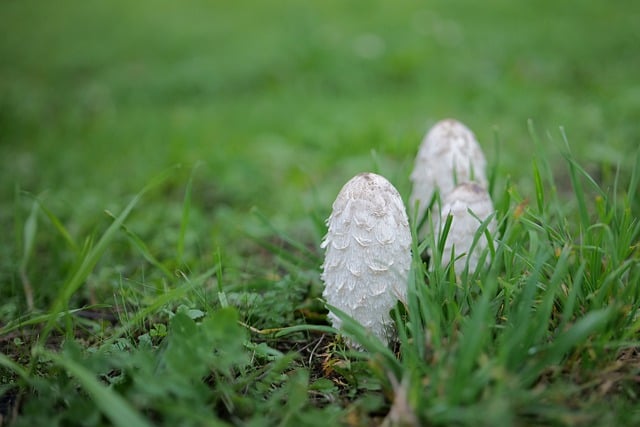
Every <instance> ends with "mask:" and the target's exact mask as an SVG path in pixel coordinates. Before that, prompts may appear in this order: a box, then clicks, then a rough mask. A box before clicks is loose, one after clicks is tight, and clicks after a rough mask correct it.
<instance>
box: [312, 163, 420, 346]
mask: <svg viewBox="0 0 640 427" xmlns="http://www.w3.org/2000/svg"><path fill="white" fill-rule="evenodd" d="M327 225H328V232H327V235H326V236H325V238H324V241H323V242H322V246H321V247H322V248H326V252H325V260H324V263H323V265H322V269H323V271H322V276H321V278H322V280H323V282H324V284H325V288H324V292H323V294H322V295H323V296H324V298H325V300H326V301H327V303H328V304H329V305H332V306H334V307H336V308H338V309H340V310H342V311H344V312H345V313H346V314H348V315H349V316H351V317H352V318H353V319H354V320H356V321H357V322H359V323H360V324H361V325H362V326H364V327H365V328H366V329H368V330H369V331H371V333H373V334H374V335H375V336H377V337H378V338H380V339H381V340H382V341H383V342H385V343H388V342H389V338H391V336H392V334H393V328H392V321H391V318H390V316H389V311H390V310H391V309H392V308H393V307H394V306H395V304H396V303H397V301H398V300H400V301H406V295H407V277H408V273H409V269H410V266H411V232H410V230H409V222H408V219H407V213H406V211H405V208H404V204H403V202H402V199H401V198H400V194H399V193H398V191H397V190H396V189H395V187H394V186H393V185H392V184H391V183H390V182H389V181H387V180H386V179H385V178H384V177H382V176H380V175H376V174H374V173H362V174H359V175H356V176H355V177H353V178H352V179H351V180H349V181H348V182H347V183H346V184H345V185H344V187H342V190H340V193H339V194H338V197H337V198H336V200H335V202H334V203H333V210H332V212H331V215H330V216H329V219H328V220H327ZM329 320H330V321H331V323H332V324H333V326H334V327H335V328H337V329H340V328H341V326H342V321H341V320H340V319H339V318H338V317H337V316H336V315H335V314H334V313H331V312H330V313H329ZM348 343H349V344H350V345H352V346H353V347H358V345H357V344H356V343H353V342H349V341H348Z"/></svg>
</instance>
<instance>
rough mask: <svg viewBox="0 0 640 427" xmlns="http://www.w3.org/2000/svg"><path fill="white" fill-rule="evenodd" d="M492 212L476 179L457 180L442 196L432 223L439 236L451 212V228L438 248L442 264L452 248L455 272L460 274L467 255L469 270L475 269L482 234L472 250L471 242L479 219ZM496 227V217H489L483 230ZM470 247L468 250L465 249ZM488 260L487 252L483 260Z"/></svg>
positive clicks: (484, 239)
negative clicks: (460, 181) (442, 245)
mask: <svg viewBox="0 0 640 427" xmlns="http://www.w3.org/2000/svg"><path fill="white" fill-rule="evenodd" d="M493 212H494V208H493V203H492V202H491V197H490V196H489V193H488V192H487V190H485V189H484V188H483V187H481V186H480V185H478V184H476V183H464V184H460V185H458V186H457V187H455V188H454V190H453V191H452V192H451V193H449V194H448V195H447V197H445V199H444V202H443V205H442V209H441V211H440V217H439V218H436V220H435V221H434V227H435V229H436V230H437V231H436V233H437V236H436V237H437V240H439V239H440V235H441V234H442V231H443V228H444V226H445V224H446V221H447V217H448V216H449V215H452V220H451V228H450V229H449V233H448V234H447V239H446V241H445V245H444V249H443V251H442V266H443V267H445V266H446V265H447V264H448V263H449V261H450V260H451V254H452V252H453V254H454V256H455V257H456V260H455V263H454V270H455V272H456V274H458V275H460V274H461V273H462V272H463V271H464V268H465V264H466V262H467V258H468V262H469V271H475V269H476V268H477V266H478V262H479V261H480V255H481V254H482V252H483V251H484V250H485V249H486V248H487V243H488V242H487V237H486V235H485V234H484V233H483V234H482V236H480V238H479V239H478V242H477V243H476V246H475V247H474V248H473V250H471V246H472V244H473V240H474V238H475V235H476V233H477V232H478V229H479V228H480V226H481V223H482V222H484V221H485V220H486V219H487V218H488V217H489V216H490V215H491V214H492V213H493ZM496 228H497V225H496V220H495V218H492V219H491V221H490V222H489V224H488V225H487V230H488V231H489V233H490V234H491V235H492V236H493V235H494V233H495V231H496ZM437 240H436V241H437ZM470 251H471V253H469V252H470ZM461 255H463V256H461ZM488 261H489V256H487V258H486V260H485V262H488Z"/></svg>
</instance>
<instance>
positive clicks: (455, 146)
mask: <svg viewBox="0 0 640 427" xmlns="http://www.w3.org/2000/svg"><path fill="white" fill-rule="evenodd" d="M486 165H487V161H486V159H485V157H484V154H483V153H482V149H481V148H480V145H479V144H478V141H476V138H475V136H474V135H473V132H471V130H469V128H467V127H466V126H465V125H463V124H462V123H460V122H458V121H457V120H453V119H446V120H442V121H440V122H438V123H436V124H435V125H434V126H433V127H432V128H431V129H430V130H429V132H428V133H427V135H426V136H425V137H424V139H423V140H422V143H421V144H420V149H419V150H418V155H417V156H416V161H415V165H414V169H413V172H412V173H411V182H412V190H411V197H410V199H409V202H410V205H409V208H410V210H411V211H412V212H413V209H414V207H415V205H416V202H417V203H418V212H417V213H418V217H417V218H416V220H417V221H420V220H421V219H422V217H423V216H424V214H425V212H426V210H427V208H428V207H429V203H430V202H431V198H432V197H433V194H434V193H435V191H436V189H439V190H440V198H441V200H443V199H444V198H445V197H447V194H449V193H450V192H451V191H452V190H453V188H454V187H455V186H456V185H457V184H461V183H464V182H472V181H473V182H477V183H479V184H480V185H482V186H483V187H486V186H487V177H486V172H485V169H486Z"/></svg>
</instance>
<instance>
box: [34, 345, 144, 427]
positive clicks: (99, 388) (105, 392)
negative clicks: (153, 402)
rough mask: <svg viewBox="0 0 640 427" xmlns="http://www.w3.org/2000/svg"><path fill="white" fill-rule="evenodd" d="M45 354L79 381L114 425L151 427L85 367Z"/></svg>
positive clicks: (52, 354)
mask: <svg viewBox="0 0 640 427" xmlns="http://www.w3.org/2000/svg"><path fill="white" fill-rule="evenodd" d="M45 354H46V356H47V357H49V358H50V359H51V360H53V362H54V363H56V364H57V365H59V366H61V367H62V368H64V369H65V370H66V371H67V372H68V373H69V374H71V375H72V376H73V377H75V378H76V379H77V380H78V382H79V383H80V385H81V386H82V388H84V389H85V391H86V392H87V393H88V394H89V396H91V399H92V400H93V402H94V403H95V404H96V406H98V408H100V410H101V411H102V412H103V413H104V415H105V416H106V417H107V418H109V420H110V421H111V422H112V423H113V425H115V426H118V427H151V424H150V423H149V422H147V420H146V419H145V418H144V417H143V416H142V415H141V414H140V413H139V412H137V411H136V410H135V409H134V408H133V407H132V406H131V405H129V403H128V402H127V401H126V400H124V399H123V398H122V397H121V396H120V395H118V394H116V393H115V392H114V391H113V390H112V389H110V388H108V387H106V386H105V385H103V384H102V383H100V382H99V381H98V380H97V379H96V378H95V377H94V375H93V373H92V372H91V371H89V370H88V369H86V368H85V367H84V366H82V365H80V364H78V363H76V362H74V361H72V360H70V359H67V358H63V357H61V356H59V355H57V354H55V353H51V352H46V353H45Z"/></svg>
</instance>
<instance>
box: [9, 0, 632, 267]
mask: <svg viewBox="0 0 640 427" xmlns="http://www.w3.org/2000/svg"><path fill="white" fill-rule="evenodd" d="M638 22H640V6H638V4H637V2H635V1H616V2H614V3H611V2H602V1H581V2H577V1H576V2H574V1H569V2H557V1H551V0H539V1H535V2H527V3H526V4H524V3H520V2H513V1H507V0H490V1H484V2H474V1H439V0H438V1H428V2H426V1H425V2H417V1H408V0H402V1H394V2H386V1H349V2H343V1H335V0H330V1H308V2H300V1H294V0H285V1H280V2H267V1H252V2H226V1H203V0H189V1H182V2H172V1H147V0H139V1H136V2H127V1H109V2H105V1H95V0H94V1H75V0H65V1H60V2H45V1H34V0H22V1H3V2H2V3H0V28H2V30H1V31H2V37H0V159H1V160H0V162H1V163H0V168H1V171H0V181H1V184H0V185H1V189H0V191H1V192H0V195H1V198H0V204H1V208H2V209H1V212H2V213H0V215H1V217H0V218H1V220H2V232H1V233H2V234H3V235H4V236H7V235H10V234H11V233H12V232H14V231H15V233H13V234H15V235H16V240H19V232H18V230H20V226H21V224H20V220H17V221H16V219H15V218H16V217H20V216H21V215H22V216H24V213H23V212H24V206H22V204H21V202H20V200H21V196H20V195H19V194H20V192H21V191H27V192H30V193H33V194H40V195H42V197H43V199H44V200H45V201H46V204H47V205H48V207H49V209H51V210H52V211H53V212H55V214H56V215H58V216H60V218H61V219H62V221H63V223H64V224H65V226H67V227H69V229H70V230H71V232H72V233H74V232H77V233H81V232H84V231H86V230H91V229H92V227H96V222H98V223H100V221H103V222H102V223H107V222H108V221H109V219H108V218H107V217H105V216H104V215H103V214H102V210H103V209H105V208H108V209H115V210H116V211H117V209H118V207H120V206H123V204H124V203H125V202H126V201H127V200H128V197H129V196H130V195H131V194H133V193H134V192H136V191H138V190H139V189H141V188H142V187H143V186H144V185H145V184H146V183H148V182H149V181H150V180H151V178H152V177H153V176H156V175H157V174H158V173H160V172H161V171H162V170H164V169H166V168H167V167H170V166H172V165H175V164H182V165H183V166H184V167H183V168H182V169H181V170H180V171H178V172H175V173H174V175H173V177H172V179H170V180H169V182H168V183H167V184H166V185H165V186H164V187H163V189H162V191H161V192H160V193H156V196H157V197H151V198H150V200H148V202H147V203H148V206H150V207H152V208H148V209H145V213H144V218H140V222H141V223H142V224H143V225H140V227H142V229H143V230H142V231H140V232H141V233H142V234H146V235H154V234H155V235H157V234H167V233H168V234H170V233H172V230H155V228H154V224H156V223H158V224H162V223H163V218H166V217H167V216H171V215H174V217H176V218H179V216H180V210H181V204H182V193H183V190H184V186H185V183H186V181H187V177H188V175H189V173H191V170H192V167H193V165H195V164H196V163H198V162H201V166H200V167H199V168H198V170H197V172H196V175H195V176H196V178H195V180H194V190H193V196H192V197H193V204H194V206H195V207H196V208H197V209H194V213H193V218H192V221H195V222H197V221H198V220H199V221H201V223H202V224H203V227H202V228H201V230H203V231H204V232H205V233H206V234H205V235H201V236H199V237H197V240H198V242H199V243H200V244H203V245H204V246H209V245H211V246H215V245H223V247H224V246H227V245H229V244H233V242H234V241H235V238H236V237H237V234H235V232H234V231H233V230H234V229H236V230H237V229H238V228H239V229H246V228H249V227H250V223H249V221H248V220H247V218H248V217H249V214H248V212H249V209H250V207H252V206H257V207H258V208H259V209H260V210H262V211H263V212H265V214H266V215H267V216H268V217H270V218H272V219H273V220H274V221H275V222H276V223H277V224H279V225H281V226H284V227H287V228H289V229H291V230H298V229H305V227H308V225H305V224H308V223H309V213H310V212H317V211H319V212H320V215H319V216H320V217H321V216H322V215H324V214H325V213H328V212H329V209H330V204H331V202H332V201H333V198H334V197H335V195H336V194H337V192H338V190H339V188H340V186H341V185H342V184H343V183H344V182H345V181H346V180H347V179H348V178H350V177H351V176H353V175H355V174H356V173H358V172H361V171H363V170H371V169H375V170H377V171H379V172H382V173H384V174H385V175H386V176H387V177H389V178H390V179H391V180H392V182H394V184H396V185H397V186H398V188H399V189H400V191H401V193H403V195H404V196H406V195H407V194H408V187H409V185H408V179H407V177H408V175H409V173H410V170H411V167H412V162H413V156H414V155H415V153H416V150H417V146H418V144H419V142H420V139H421V138H422V135H423V134H424V132H425V131H426V130H427V129H428V127H429V126H430V125H431V124H433V123H434V122H435V121H437V120H439V119H441V118H444V117H449V116H452V117H456V118H458V119H460V120H462V121H463V122H465V123H467V124H468V125H469V126H470V127H471V128H472V129H473V130H474V131H475V133H476V134H477V136H478V139H479V141H480V143H481V144H482V145H483V146H484V147H485V151H486V152H487V156H488V157H489V160H490V162H496V161H497V159H496V154H495V153H496V149H495V144H494V140H495V139H496V137H495V135H496V134H497V135H498V140H499V146H498V151H499V153H500V165H499V170H500V172H501V173H502V176H507V175H512V176H514V179H515V181H516V182H518V180H521V181H522V182H521V185H522V186H523V188H524V189H525V190H524V192H525V193H526V191H527V189H530V188H531V187H532V186H531V184H528V178H526V179H525V178H523V177H527V176H529V171H530V160H529V159H530V157H531V156H532V155H533V153H534V151H535V148H534V147H533V146H532V142H531V138H530V137H529V134H528V130H527V120H528V119H531V120H533V123H534V125H535V127H536V129H537V130H538V132H539V133H540V134H541V135H543V136H544V135H545V134H546V133H549V134H550V135H551V136H552V137H551V138H547V137H543V138H542V140H543V142H544V143H545V144H546V145H547V146H548V147H549V148H550V149H549V153H550V155H553V156H556V155H558V154H559V150H560V149H561V148H562V146H563V142H562V140H561V137H560V134H559V132H558V126H560V125H562V126H564V127H565V129H566V131H567V134H568V137H569V141H570V142H571V144H572V149H573V150H574V151H575V152H576V154H577V157H578V158H579V159H581V160H583V161H584V162H586V164H587V165H589V166H590V167H592V168H594V169H593V170H596V171H598V170H601V169H603V168H604V169H608V170H611V169H612V168H613V167H615V165H617V164H618V163H619V164H621V165H622V168H623V170H624V168H626V167H630V165H631V162H630V160H628V156H627V154H628V153H629V152H630V151H632V150H635V149H636V147H637V146H638V141H639V140H640V120H639V118H640V79H639V78H638V70H640V30H639V29H638V28H639V27H638V25H637V23H638ZM372 150H374V151H375V154H372ZM558 157H559V156H558ZM21 212H22V213H21ZM172 213H173V214H172ZM97 219H100V221H97ZM145 226H146V227H147V228H148V229H147V231H146V233H145V231H144V227H145ZM196 229H198V228H197V227H196ZM159 231H160V232H161V233H159ZM5 238H6V237H5ZM16 247H19V244H17V245H16ZM18 253H19V250H16V251H15V254H18ZM15 254H14V255H15ZM13 259H14V260H15V256H14V258H13ZM7 268H10V266H7Z"/></svg>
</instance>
